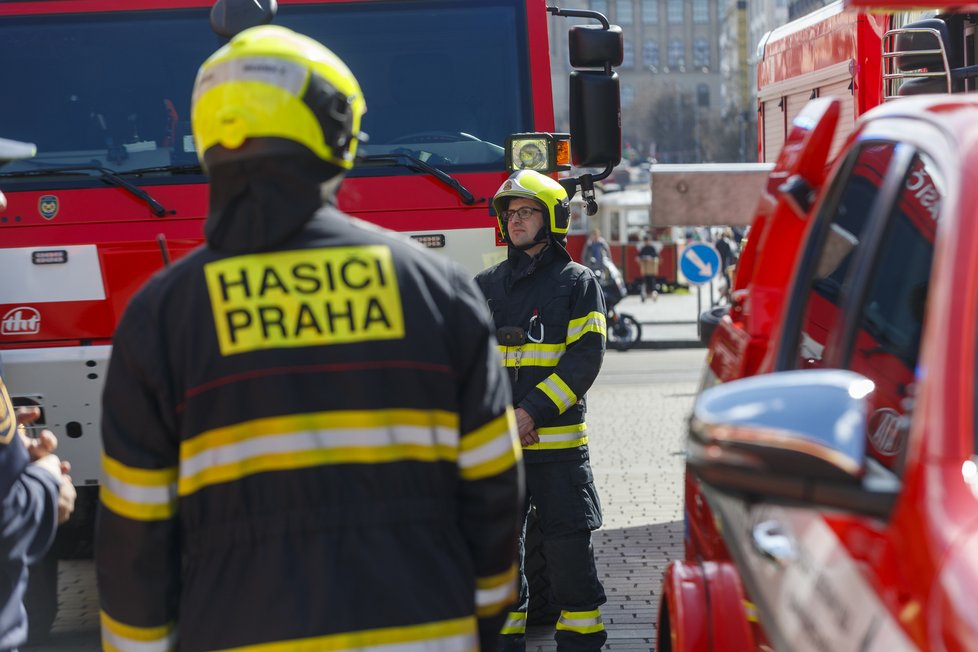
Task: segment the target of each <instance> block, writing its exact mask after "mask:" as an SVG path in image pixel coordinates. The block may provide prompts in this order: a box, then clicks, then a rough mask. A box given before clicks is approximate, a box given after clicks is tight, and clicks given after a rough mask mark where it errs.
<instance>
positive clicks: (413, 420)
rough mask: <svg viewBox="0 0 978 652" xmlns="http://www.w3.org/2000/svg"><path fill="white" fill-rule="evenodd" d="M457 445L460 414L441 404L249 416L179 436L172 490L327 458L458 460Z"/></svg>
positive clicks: (188, 490)
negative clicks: (433, 407) (176, 473)
mask: <svg viewBox="0 0 978 652" xmlns="http://www.w3.org/2000/svg"><path fill="white" fill-rule="evenodd" d="M458 445H459V435H458V415H457V414H454V413H451V412H444V411H441V410H406V409H404V410H401V409H394V410H363V411H358V410H342V411H335V412H316V413H311V414H295V415H285V416H278V417H268V418H264V419H255V420H253V421H246V422H244V423H239V424H235V425H233V426H227V427H225V428H219V429H217V430H211V431H208V432H205V433H203V434H200V435H198V436H196V437H194V438H192V439H188V440H187V441H184V442H183V443H182V444H181V445H180V480H179V484H178V493H179V495H181V496H186V495H189V494H191V493H193V492H195V491H197V490H198V489H201V488H203V487H205V486H207V485H211V484H217V483H221V482H230V481H233V480H237V479H239V478H242V477H245V476H248V475H252V474H255V473H262V472H266V471H281V470H287V469H299V468H308V467H312V466H320V465H325V464H362V463H381V462H399V461H406V460H415V461H422V462H439V461H446V462H456V461H457V459H458Z"/></svg>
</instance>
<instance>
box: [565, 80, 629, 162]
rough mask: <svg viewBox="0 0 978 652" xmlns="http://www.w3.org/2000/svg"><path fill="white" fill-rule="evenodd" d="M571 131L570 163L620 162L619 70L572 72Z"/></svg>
mask: <svg viewBox="0 0 978 652" xmlns="http://www.w3.org/2000/svg"><path fill="white" fill-rule="evenodd" d="M570 134H571V162H572V163H573V164H574V165H576V166H577V167H608V168H613V167H614V166H616V165H618V163H619V162H620V161H621V90H620V87H619V80H618V73H616V72H613V73H611V74H610V75H608V74H605V73H603V72H597V71H585V70H575V71H573V72H571V74H570ZM609 171H610V169H609Z"/></svg>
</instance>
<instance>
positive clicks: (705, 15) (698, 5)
mask: <svg viewBox="0 0 978 652" xmlns="http://www.w3.org/2000/svg"><path fill="white" fill-rule="evenodd" d="M693 22H694V23H699V24H703V23H708V22H710V5H709V3H707V0H693Z"/></svg>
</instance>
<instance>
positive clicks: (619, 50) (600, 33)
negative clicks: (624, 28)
mask: <svg viewBox="0 0 978 652" xmlns="http://www.w3.org/2000/svg"><path fill="white" fill-rule="evenodd" d="M567 49H568V51H569V54H570V64H571V66H572V67H574V68H604V67H605V66H606V65H611V66H620V65H621V63H622V61H624V59H625V41H624V36H623V35H622V32H621V27H619V26H618V25H611V26H610V27H608V29H604V27H602V26H600V25H575V26H574V27H571V28H570V29H569V30H568V31H567Z"/></svg>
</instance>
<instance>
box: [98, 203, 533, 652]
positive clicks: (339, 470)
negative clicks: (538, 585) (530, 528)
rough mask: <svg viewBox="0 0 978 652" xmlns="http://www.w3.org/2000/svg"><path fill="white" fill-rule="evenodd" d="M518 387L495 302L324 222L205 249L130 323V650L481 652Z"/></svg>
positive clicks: (514, 448) (116, 470)
mask: <svg viewBox="0 0 978 652" xmlns="http://www.w3.org/2000/svg"><path fill="white" fill-rule="evenodd" d="M510 399H511V397H510V392H509V388H508V386H507V383H506V381H505V377H504V373H503V371H502V369H501V367H500V365H499V357H498V354H497V352H496V351H495V340H494V338H493V336H492V327H491V324H490V322H489V317H488V314H487V311H486V309H485V305H484V302H483V298H482V296H481V295H480V294H479V292H478V291H477V289H476V288H475V285H474V284H473V283H472V282H471V281H470V280H468V279H466V278H464V274H463V273H462V272H461V270H460V269H459V268H457V267H455V266H453V265H452V264H451V263H449V262H448V261H447V260H444V259H440V258H437V257H434V256H431V255H430V254H428V253H427V252H425V251H424V250H423V249H421V248H420V247H418V246H417V245H415V244H413V243H411V242H409V241H408V240H406V239H405V238H403V237H401V236H396V235H392V234H389V233H387V232H384V231H382V230H378V229H374V228H370V227H369V226H366V225H363V224H361V223H359V221H358V220H354V219H352V218H349V217H347V216H345V215H342V214H341V213H339V212H337V211H335V210H333V209H329V208H327V209H323V210H322V211H320V213H319V214H318V216H317V218H315V219H314V220H313V221H311V222H310V223H309V224H308V225H306V226H305V227H304V229H302V230H301V231H300V232H299V233H298V234H297V235H295V236H293V237H292V238H291V239H289V240H288V241H287V242H285V244H283V245H281V246H280V247H277V248H275V249H273V250H269V251H262V252H260V253H248V254H242V255H230V254H227V253H222V252H220V251H217V250H215V249H212V248H208V247H204V248H201V249H198V250H196V251H194V252H192V253H191V254H189V255H188V256H187V257H186V258H184V259H182V260H180V261H178V262H177V263H175V264H174V265H173V266H171V267H170V268H169V269H168V270H166V271H165V272H164V273H162V274H160V275H157V276H156V277H154V279H153V280H151V281H150V282H149V283H148V284H147V285H146V286H145V287H144V288H143V289H142V290H141V291H140V292H139V294H137V296H136V297H135V298H134V299H133V300H132V302H131V303H130V305H129V307H128V308H127V310H126V313H125V315H124V317H123V319H122V320H121V322H120V324H119V328H118V330H117V332H116V334H115V338H114V348H113V352H112V359H111V362H110V366H109V373H108V377H107V380H106V386H105V392H104V396H103V408H104V414H103V442H104V449H105V457H104V469H105V475H106V482H105V484H104V485H103V486H102V488H101V507H100V514H99V519H98V526H97V532H96V557H97V560H96V563H97V568H98V578H99V593H100V600H101V605H102V634H103V640H105V641H106V643H107V645H109V646H110V647H111V649H115V650H140V651H145V650H170V649H174V648H175V647H179V649H181V650H215V649H228V648H238V647H246V646H247V649H248V650H256V651H257V650H276V651H277V650H292V649H298V648H302V649H322V650H373V649H378V650H379V649H394V648H396V649H398V650H417V651H418V652H424V651H427V650H449V649H450V650H475V649H477V647H478V646H479V641H480V639H485V640H489V639H488V637H490V636H491V637H494V636H495V634H496V633H498V631H499V627H500V626H501V625H502V622H503V620H504V618H505V614H506V610H507V609H508V608H509V606H510V605H511V604H512V602H513V600H514V597H515V565H514V564H515V549H516V539H517V536H518V528H519V522H518V521H519V517H518V514H519V509H520V506H521V504H522V493H521V484H520V473H519V471H520V469H519V460H520V457H521V451H520V448H519V444H518V441H517V440H516V438H515V426H514V421H513V415H512V409H511V408H510Z"/></svg>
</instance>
